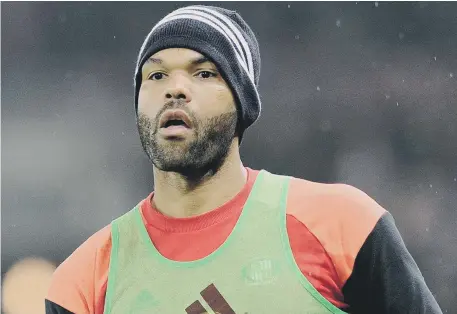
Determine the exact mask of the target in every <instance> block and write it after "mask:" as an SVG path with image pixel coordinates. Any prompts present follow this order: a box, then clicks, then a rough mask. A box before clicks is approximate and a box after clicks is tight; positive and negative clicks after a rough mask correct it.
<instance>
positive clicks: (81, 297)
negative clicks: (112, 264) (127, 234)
mask: <svg viewBox="0 0 457 314" xmlns="http://www.w3.org/2000/svg"><path fill="white" fill-rule="evenodd" d="M110 252H111V226H110V225H109V226H107V227H105V228H103V229H101V230H100V231H98V232H97V233H95V234H94V235H92V236H91V237H90V238H89V239H87V240H86V241H85V242H84V243H83V244H82V245H81V246H80V247H78V248H77V249H76V250H75V251H74V252H73V253H72V254H71V255H70V256H69V257H68V258H67V259H66V260H65V261H64V262H63V263H62V264H60V266H59V267H58V268H57V269H56V271H55V272H54V274H53V276H52V279H51V284H50V287H49V289H48V294H47V296H46V299H45V305H46V314H69V313H76V314H99V313H103V302H101V301H104V298H103V297H104V292H105V291H104V289H105V288H106V281H107V276H108V267H109V257H110ZM99 303H100V304H99Z"/></svg>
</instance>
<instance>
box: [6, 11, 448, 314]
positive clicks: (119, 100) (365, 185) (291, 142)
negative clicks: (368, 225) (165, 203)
mask: <svg viewBox="0 0 457 314" xmlns="http://www.w3.org/2000/svg"><path fill="white" fill-rule="evenodd" d="M189 4H191V3H190V2H185V3H183V2H129V3H125V2H116V3H114V2H33V3H32V2H2V4H1V13H2V16H1V39H2V45H1V65H2V68H1V70H2V76H1V102H2V103H1V117H2V119H1V122H2V125H1V131H2V132H1V133H2V138H1V139H2V147H1V148H2V164H1V166H2V189H1V205H2V225H1V229H2V252H1V253H2V257H1V262H2V279H3V288H4V289H3V294H2V296H3V304H4V305H8V304H9V308H4V311H5V313H10V314H18V313H21V314H22V313H30V314H38V313H44V307H42V305H41V301H40V302H38V304H40V305H38V306H36V305H35V307H33V308H32V307H29V308H27V309H24V307H22V308H21V304H20V303H21V302H19V305H18V301H17V298H16V297H17V295H18V294H19V293H22V294H24V293H29V295H28V297H30V299H33V298H35V299H37V298H38V300H41V299H40V298H42V297H43V295H42V294H43V293H44V292H43V291H45V289H46V282H47V280H48V278H49V275H50V274H51V273H52V270H53V269H54V267H55V266H57V265H58V264H59V263H61V262H62V261H63V260H64V259H65V258H66V257H68V255H69V254H70V253H71V252H72V251H73V250H74V249H76V247H78V246H79V245H80V244H81V243H82V242H83V241H85V240H86V239H87V238H88V237H89V236H90V235H92V234H93V233H94V232H96V231H97V230H99V229H100V228H102V227H103V226H105V225H107V224H109V222H110V221H111V220H112V219H113V218H115V217H118V216H120V215H122V214H123V213H125V212H126V211H128V210H129V209H131V208H132V207H133V206H135V205H136V204H137V202H138V201H140V200H141V199H143V198H144V197H145V196H147V195H148V193H150V191H152V189H153V188H154V184H153V180H152V166H151V164H150V162H149V160H148V159H147V157H146V155H145V154H144V153H143V151H142V148H141V144H140V141H139V137H138V135H137V129H136V124H135V116H134V108H133V71H134V65H135V61H136V57H137V53H138V50H139V48H140V46H141V44H142V41H143V39H144V38H145V36H146V35H147V34H148V32H149V30H150V29H151V28H152V26H153V25H154V24H155V23H156V22H157V21H158V20H159V19H160V18H162V17H163V16H164V15H165V14H167V13H169V12H170V11H172V10H174V9H176V8H178V7H180V6H183V5H189ZM206 4H210V5H211V4H213V5H220V6H223V7H226V8H229V9H234V10H236V11H238V12H239V13H240V14H241V15H242V16H243V17H244V18H245V19H246V20H247V22H248V23H249V24H250V25H251V27H252V29H253V30H254V32H255V33H256V34H257V36H258V40H259V44H260V49H261V56H262V68H261V79H260V89H259V91H260V94H261V97H262V103H263V110H262V115H261V118H260V120H259V121H258V122H257V123H256V124H255V125H254V126H253V127H252V128H251V129H249V130H248V131H247V132H246V133H245V136H244V140H243V144H242V147H241V151H242V157H243V159H244V162H245V164H246V165H247V166H249V167H252V168H256V169H260V168H265V169H267V170H269V171H271V172H275V173H279V174H286V175H291V176H295V177H301V178H305V179H308V180H313V181H319V182H344V183H348V184H351V185H354V186H356V187H358V188H359V189H362V190H363V191H365V192H366V193H368V194H369V195H370V196H371V197H373V198H374V199H375V200H376V201H377V202H378V203H380V204H381V205H382V206H383V207H385V208H386V209H388V210H389V211H390V212H391V213H392V214H393V216H394V217H395V219H396V223H397V226H398V228H399V230H400V232H401V234H402V236H403V238H404V240H405V242H406V245H407V247H408V248H409V250H410V252H411V253H412V255H413V257H414V258H415V259H416V261H417V263H418V265H419V267H420V269H421V271H422V272H423V275H424V277H425V279H426V282H427V284H428V285H429V287H430V289H431V290H432V292H433V294H434V295H435V296H436V298H437V300H438V303H439V304H440V305H441V307H442V309H443V311H444V312H445V313H456V309H457V303H456V302H457V301H456V296H457V293H456V288H457V212H456V204H457V162H456V161H457V56H456V53H457V3H452V2H441V3H435V2H433V3H428V2H402V3H387V2H344V3H343V2H338V3H336V2H325V3H324V2H308V3H299V2H268V3H266V2H263V3H262V2H243V3H238V2H225V3H220V2H219V3H214V2H206ZM31 258H32V259H31ZM17 263H19V264H17ZM13 265H14V266H13ZM24 274H28V275H27V276H25V275H24ZM24 277H26V279H24ZM27 287H35V289H30V288H29V289H27ZM40 287H41V288H40ZM23 300H24V299H23V298H22V303H24V302H23ZM15 302H16V303H15ZM22 306H24V305H23V304H22Z"/></svg>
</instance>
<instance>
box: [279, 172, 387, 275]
mask: <svg viewBox="0 0 457 314" xmlns="http://www.w3.org/2000/svg"><path fill="white" fill-rule="evenodd" d="M386 212H387V211H386V210H385V209H384V208H383V207H382V206H381V205H379V204H378V203H377V202H376V201H375V200H374V199H373V198H371V197H370V196H368V195H367V194H366V193H365V192H363V191H362V190H360V189H358V188H356V187H354V186H351V185H347V184H340V183H338V184H325V183H317V182H312V181H308V180H304V179H300V178H294V177H292V178H291V180H290V185H289V194H288V200H287V214H289V215H292V216H293V217H295V218H296V219H297V220H299V221H300V222H301V223H303V225H305V226H306V228H307V229H308V230H309V231H310V232H311V233H312V234H313V235H314V236H315V237H316V238H317V239H318V240H319V242H320V243H321V245H322V246H323V247H324V249H325V251H326V252H327V253H328V255H329V256H330V258H331V259H332V262H333V264H334V266H335V269H336V271H337V272H338V276H339V277H340V280H341V282H342V283H344V282H345V281H346V280H347V279H348V277H349V276H350V274H351V272H352V269H353V267H354V261H355V258H356V257H357V254H358V252H359V250H360V249H361V247H362V245H363V244H364V242H365V241H366V240H367V238H368V236H369V235H370V233H371V232H372V231H373V229H374V228H375V226H376V224H377V223H378V221H379V220H380V218H381V217H382V216H383V215H384V214H385V213H386Z"/></svg>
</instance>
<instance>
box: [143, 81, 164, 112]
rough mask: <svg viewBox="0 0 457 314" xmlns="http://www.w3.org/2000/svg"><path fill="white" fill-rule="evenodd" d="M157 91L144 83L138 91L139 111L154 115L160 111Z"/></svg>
mask: <svg viewBox="0 0 457 314" xmlns="http://www.w3.org/2000/svg"><path fill="white" fill-rule="evenodd" d="M158 103H159V102H158V99H157V93H153V92H152V91H151V89H150V88H148V87H147V86H146V85H144V84H143V85H142V86H141V88H140V91H139V93H138V112H141V113H143V114H145V115H147V116H149V117H154V116H155V115H156V114H157V111H158V106H157V104H158Z"/></svg>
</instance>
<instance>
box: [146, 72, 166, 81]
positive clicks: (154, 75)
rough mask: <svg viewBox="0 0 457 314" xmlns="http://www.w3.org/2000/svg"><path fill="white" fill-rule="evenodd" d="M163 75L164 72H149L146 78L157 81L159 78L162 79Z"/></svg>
mask: <svg viewBox="0 0 457 314" xmlns="http://www.w3.org/2000/svg"><path fill="white" fill-rule="evenodd" d="M164 76H165V74H163V73H160V72H155V73H151V74H149V76H148V80H152V81H159V80H161V79H163V78H164Z"/></svg>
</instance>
